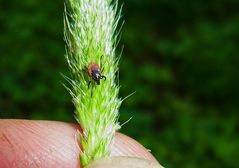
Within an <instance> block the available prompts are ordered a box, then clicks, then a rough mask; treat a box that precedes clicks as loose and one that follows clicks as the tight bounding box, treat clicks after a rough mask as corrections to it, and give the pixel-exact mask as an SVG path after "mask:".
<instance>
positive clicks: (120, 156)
mask: <svg viewBox="0 0 239 168" xmlns="http://www.w3.org/2000/svg"><path fill="white" fill-rule="evenodd" d="M77 130H78V131H81V129H80V128H79V127H78V126H76V125H74V124H69V123H63V122H56V121H30V120H0V167H1V168H15V167H16V168H40V167H43V168H52V167H53V168H54V167H58V168H59V167H61V168H79V167H80V162H79V150H80V149H79V144H78V141H77V138H76V137H77V136H76V132H77ZM111 155H112V157H111V158H110V159H108V160H102V161H97V162H95V163H93V164H92V165H89V166H88V167H87V168H101V167H105V168H107V167H111V168H118V167H126V166H128V167H129V168H136V167H137V168H140V165H141V166H142V165H144V164H148V166H146V167H152V168H153V166H152V165H154V166H156V167H157V168H159V167H160V166H159V164H158V163H157V161H156V159H155V158H154V157H153V156H152V155H151V153H149V152H148V151H147V150H146V149H145V148H144V147H143V146H142V145H141V144H139V143H138V142H136V141H135V140H133V139H131V138H130V137H128V136H126V135H123V134H121V133H116V135H115V138H114V141H113V143H112V146H111ZM125 163H127V164H128V163H130V164H131V166H130V165H126V166H125V165H124V164H125ZM137 164H139V166H137ZM135 166H136V167H135ZM156 167H155V168H156Z"/></svg>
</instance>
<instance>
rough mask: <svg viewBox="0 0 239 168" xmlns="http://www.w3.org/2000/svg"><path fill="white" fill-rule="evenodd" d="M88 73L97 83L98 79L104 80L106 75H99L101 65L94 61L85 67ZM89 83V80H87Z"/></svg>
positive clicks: (98, 82)
mask: <svg viewBox="0 0 239 168" xmlns="http://www.w3.org/2000/svg"><path fill="white" fill-rule="evenodd" d="M87 73H88V75H89V76H90V77H91V78H92V79H93V80H94V81H95V82H96V83H97V84H98V85H99V84H100V80H101V79H104V80H106V77H105V76H103V75H101V73H102V70H101V67H100V66H99V65H98V64H96V63H91V64H90V65H89V66H88V68H87ZM89 85H90V82H89Z"/></svg>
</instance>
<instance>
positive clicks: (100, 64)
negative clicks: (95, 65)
mask: <svg viewBox="0 0 239 168" xmlns="http://www.w3.org/2000/svg"><path fill="white" fill-rule="evenodd" d="M102 57H103V55H101V57H100V67H102Z"/></svg>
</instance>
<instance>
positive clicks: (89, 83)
mask: <svg viewBox="0 0 239 168" xmlns="http://www.w3.org/2000/svg"><path fill="white" fill-rule="evenodd" d="M90 83H91V81H89V83H88V89H89V88H90Z"/></svg>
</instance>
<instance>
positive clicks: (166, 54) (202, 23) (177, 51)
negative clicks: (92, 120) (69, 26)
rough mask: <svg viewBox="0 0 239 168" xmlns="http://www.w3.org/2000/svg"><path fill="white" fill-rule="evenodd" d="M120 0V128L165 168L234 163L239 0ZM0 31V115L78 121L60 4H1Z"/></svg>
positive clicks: (238, 120) (238, 128)
mask: <svg viewBox="0 0 239 168" xmlns="http://www.w3.org/2000/svg"><path fill="white" fill-rule="evenodd" d="M120 3H124V7H123V19H124V20H125V24H124V27H123V29H122V36H121V44H120V45H124V52H123V55H122V59H121V63H120V84H121V86H122V87H121V92H120V96H121V97H125V96H127V95H128V94H130V93H132V92H134V91H136V93H135V94H134V95H133V96H131V97H130V98H128V99H127V100H126V101H125V102H124V103H123V105H122V107H121V109H120V121H121V122H124V121H126V120H128V119H129V118H130V117H131V116H132V117H133V118H132V120H131V121H130V122H129V123H127V124H126V125H124V127H123V128H122V129H121V131H122V132H124V133H125V134H127V135H129V136H131V137H133V138H135V139H137V140H138V141H139V142H141V143H142V144H144V146H145V147H147V148H149V149H151V151H152V153H153V154H154V155H155V157H156V158H157V159H158V160H159V161H160V162H161V164H162V165H164V166H165V167H168V168H173V167H183V168H196V167H203V168H214V167H215V168H218V167H227V168H233V167H239V162H238V153H239V134H238V132H239V115H238V114H239V104H238V103H239V94H238V91H239V1H238V0H217V1H216V0H212V1H206V0H194V1H189V0H181V1H178V0H171V1H168V0H127V1H126V0H125V1H124V2H123V1H120ZM0 30H1V32H0V34H1V35H0V54H1V56H0V118H22V119H44V120H60V121H66V122H75V120H74V118H73V111H74V107H73V105H72V103H71V98H70V96H69V94H68V93H67V91H66V90H65V89H64V87H63V86H62V82H65V81H64V79H63V78H62V76H61V75H60V72H61V73H64V74H66V75H68V74H69V70H68V67H67V63H66V61H65V58H64V53H65V50H64V41H63V1H60V0H55V1H48V0H39V1H37V0H23V1H19V0H10V1H1V2H0ZM119 51H120V50H119Z"/></svg>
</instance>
